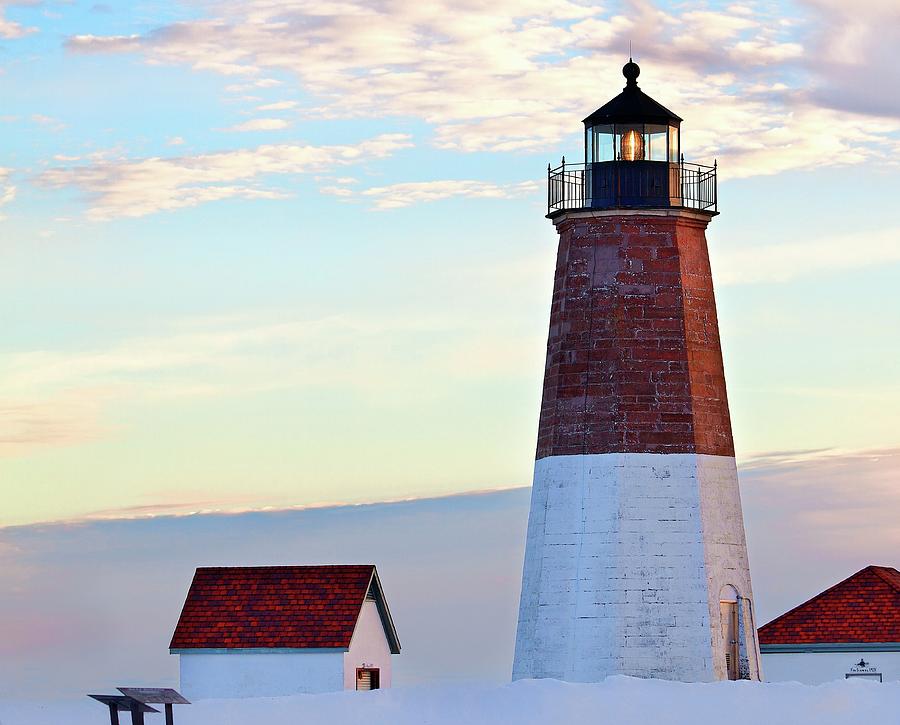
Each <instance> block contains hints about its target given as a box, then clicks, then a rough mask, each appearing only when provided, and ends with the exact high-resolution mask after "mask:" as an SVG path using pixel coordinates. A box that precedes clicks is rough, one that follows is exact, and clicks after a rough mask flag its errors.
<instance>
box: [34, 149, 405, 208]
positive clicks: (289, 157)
mask: <svg viewBox="0 0 900 725" xmlns="http://www.w3.org/2000/svg"><path fill="white" fill-rule="evenodd" d="M409 146H411V142H410V139H409V136H407V135H404V134H383V135H381V136H376V137H374V138H371V139H368V140H366V141H362V142H360V143H358V144H356V145H337V146H310V145H305V146H301V145H297V144H279V145H266V146H258V147H256V148H252V149H240V150H236V151H222V152H218V153H209V154H200V155H197V156H175V157H170V158H160V157H154V158H146V159H127V158H125V159H99V160H94V161H92V162H91V163H89V164H87V165H72V166H66V167H57V168H53V169H49V170H47V171H45V172H43V173H41V174H40V175H39V177H38V180H39V182H40V183H42V184H43V185H45V186H47V187H50V188H56V189H62V188H74V189H77V190H79V191H81V192H82V193H83V194H84V195H85V196H86V197H87V199H88V201H89V204H90V207H89V209H88V212H87V215H88V217H89V218H90V219H94V220H106V219H112V218H115V217H140V216H145V215H147V214H152V213H154V212H159V211H166V210H171V209H180V208H184V207H192V206H197V205H198V204H203V203H205V202H210V201H216V200H220V199H227V198H245V199H274V198H281V197H283V196H284V194H283V192H281V191H278V190H277V189H273V188H270V187H267V186H265V183H264V182H265V177H267V176H269V175H284V174H290V175H297V174H308V173H316V172H321V171H323V170H331V169H333V168H334V167H335V166H344V165H346V164H350V163H353V162H354V161H359V160H360V159H363V158H365V159H378V158H384V157H385V156H389V155H390V154H392V153H394V152H396V151H398V150H400V149H404V148H408V147H409Z"/></svg>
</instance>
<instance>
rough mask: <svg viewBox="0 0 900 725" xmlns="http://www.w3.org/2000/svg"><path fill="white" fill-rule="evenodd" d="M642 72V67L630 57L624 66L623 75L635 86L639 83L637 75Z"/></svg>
mask: <svg viewBox="0 0 900 725" xmlns="http://www.w3.org/2000/svg"><path fill="white" fill-rule="evenodd" d="M640 74H641V67H640V66H639V65H638V64H637V63H635V62H634V61H633V60H631V58H629V59H628V62H627V63H626V64H625V65H624V66H623V67H622V75H623V76H625V78H626V79H627V80H628V85H629V86H633V85H636V84H637V77H638V76H639V75H640Z"/></svg>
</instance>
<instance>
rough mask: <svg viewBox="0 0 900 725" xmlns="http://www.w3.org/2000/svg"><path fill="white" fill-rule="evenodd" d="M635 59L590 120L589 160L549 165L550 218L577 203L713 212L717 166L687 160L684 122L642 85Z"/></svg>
mask: <svg viewBox="0 0 900 725" xmlns="http://www.w3.org/2000/svg"><path fill="white" fill-rule="evenodd" d="M640 73H641V69H640V67H639V66H638V64H637V63H635V62H634V61H633V60H631V59H629V60H628V63H626V64H625V66H624V68H622V74H623V75H624V76H625V80H626V84H625V88H624V89H623V90H622V92H621V93H620V94H619V95H618V96H616V97H615V98H613V99H612V100H610V101H609V102H608V103H606V104H604V105H603V106H601V107H600V108H598V109H597V110H596V111H594V112H593V113H592V114H591V115H590V116H588V117H587V118H585V119H584V163H583V164H567V163H566V162H565V157H563V163H562V165H561V166H559V167H558V168H556V169H553V168H552V167H548V182H549V190H548V216H550V217H553V216H555V215H556V214H557V213H559V212H562V211H565V210H572V209H615V208H657V207H688V208H693V209H698V210H701V211H710V212H711V213H715V205H716V188H715V186H716V169H715V165H713V166H703V165H701V164H686V163H685V162H684V156H683V155H682V153H681V121H682V119H681V118H680V117H679V116H677V115H675V114H674V113H672V112H671V111H670V110H669V109H667V108H666V107H665V106H663V105H662V104H660V103H658V102H656V101H655V100H653V99H652V98H651V97H650V96H648V95H647V94H646V93H644V92H643V91H642V90H641V89H640V88H639V87H638V82H637V79H638V76H639V75H640Z"/></svg>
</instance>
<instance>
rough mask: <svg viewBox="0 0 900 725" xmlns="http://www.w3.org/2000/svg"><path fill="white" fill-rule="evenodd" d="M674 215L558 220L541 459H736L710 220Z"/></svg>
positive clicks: (573, 216) (545, 378)
mask: <svg viewBox="0 0 900 725" xmlns="http://www.w3.org/2000/svg"><path fill="white" fill-rule="evenodd" d="M669 214H670V215H660V214H659V213H657V214H656V215H652V214H650V213H648V214H637V215H634V216H621V215H616V216H613V217H591V216H588V217H587V218H578V216H577V215H570V216H568V217H567V218H566V219H565V221H563V222H562V223H561V224H560V225H559V226H558V228H557V231H558V232H559V253H558V256H557V263H556V278H555V282H554V290H553V302H552V306H551V311H550V334H549V339H548V343H547V364H546V369H545V376H544V392H543V401H542V404H541V415H540V424H539V432H538V445H537V458H538V459H540V458H543V457H545V456H553V455H578V454H590V453H609V452H628V453H641V452H642V453H706V454H711V455H722V456H733V455H734V444H733V442H732V437H731V422H730V419H729V414H728V399H727V396H726V393H725V374H724V370H723V366H722V353H721V349H720V346H719V331H718V322H717V319H716V304H715V298H714V295H713V284H712V276H711V274H710V267H709V258H708V254H707V247H706V235H705V229H706V225H707V223H708V221H709V216H708V215H705V214H703V215H701V214H699V213H697V214H692V213H690V212H686V211H681V210H679V211H678V212H670V213H669Z"/></svg>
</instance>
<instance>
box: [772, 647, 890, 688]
mask: <svg viewBox="0 0 900 725" xmlns="http://www.w3.org/2000/svg"><path fill="white" fill-rule="evenodd" d="M860 660H865V662H866V664H867V667H866V668H859V667H857V665H858V664H859V661H860ZM762 661H763V667H764V671H765V674H766V680H767V681H768V682H802V683H804V684H807V685H820V684H822V683H824V682H832V681H834V680H843V679H844V678H845V676H846V675H847V674H848V673H851V674H852V673H854V670H862V671H867V670H868V669H869V668H874V669H875V671H876V672H879V673H881V675H882V677H883V680H884V682H896V681H898V680H900V652H796V653H794V652H791V653H781V652H779V653H772V652H764V653H763V655H762Z"/></svg>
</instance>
